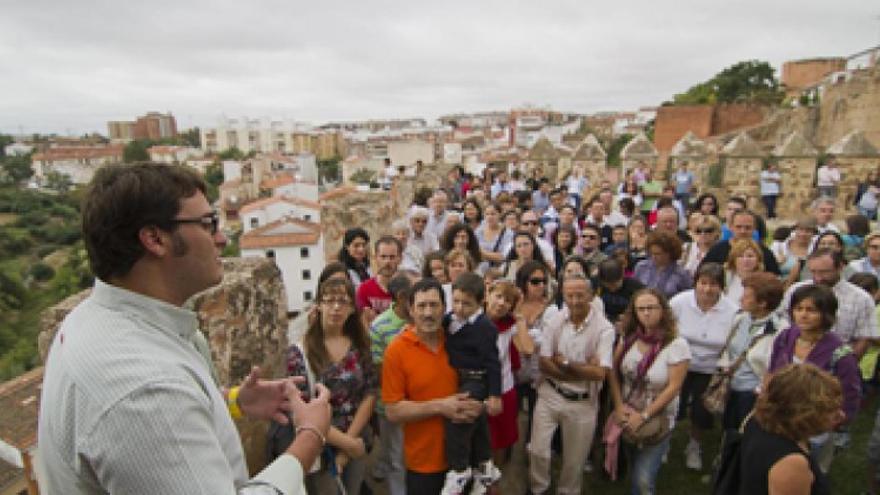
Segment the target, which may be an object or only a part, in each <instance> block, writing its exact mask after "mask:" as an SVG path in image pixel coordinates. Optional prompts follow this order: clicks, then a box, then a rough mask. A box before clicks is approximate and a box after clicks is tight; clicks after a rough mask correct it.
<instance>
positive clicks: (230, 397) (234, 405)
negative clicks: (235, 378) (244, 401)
mask: <svg viewBox="0 0 880 495" xmlns="http://www.w3.org/2000/svg"><path fill="white" fill-rule="evenodd" d="M240 389H241V387H232V388H230V389H229V394H227V395H226V407H228V408H229V414H230V415H231V416H232V419H241V418H243V417H244V414H242V412H241V409H240V408H239V407H238V392H239V390H240Z"/></svg>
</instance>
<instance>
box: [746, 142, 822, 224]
mask: <svg viewBox="0 0 880 495" xmlns="http://www.w3.org/2000/svg"><path fill="white" fill-rule="evenodd" d="M773 159H774V160H776V163H777V165H778V166H779V174H780V175H781V176H782V182H781V184H780V186H781V187H780V190H781V193H780V196H779V198H778V200H777V202H776V214H777V215H779V216H780V217H782V218H790V219H794V218H798V217H800V216H803V215H804V213H805V212H807V211H809V208H810V203H811V202H812V201H813V196H814V188H813V182H814V177H815V174H816V163H817V161H818V159H819V152H818V151H817V150H816V148H814V147H813V145H812V144H810V142H809V141H807V139H806V138H805V137H804V136H803V134H801V133H800V132H798V131H794V132H792V133H791V134H789V135H788V137H786V138H785V140H784V141H783V142H782V143H780V144H779V145H778V146H776V148H774V149H773ZM759 193H760V189H759Z"/></svg>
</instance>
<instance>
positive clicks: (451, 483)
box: [441, 272, 501, 495]
mask: <svg viewBox="0 0 880 495" xmlns="http://www.w3.org/2000/svg"><path fill="white" fill-rule="evenodd" d="M484 295H485V286H484V284H483V280H482V279H481V278H480V277H479V276H478V275H476V274H474V273H471V272H468V273H464V274H462V275H460V276H459V277H458V279H457V280H456V281H455V283H454V284H452V313H450V314H449V315H447V316H446V319H445V321H444V328H446V352H447V353H448V354H449V364H450V366H452V367H453V368H455V370H456V371H457V372H458V391H459V392H466V393H468V394H470V397H471V398H473V399H476V400H482V401H484V403H485V404H486V412H484V413H483V414H481V415H480V417H478V418H477V419H476V420H475V421H474V422H473V423H453V422H451V421H449V420H446V423H445V426H446V428H445V437H446V438H445V441H446V462H447V463H448V464H449V472H448V473H446V482H445V484H444V486H443V491H442V492H441V493H442V494H443V495H458V494H461V493H463V492H464V489H465V486H466V485H467V484H468V482H469V481H470V479H471V477H472V476H473V478H474V481H475V483H479V484H480V485H482V487H477V490H478V491H481V488H487V487H489V486H491V485H493V484H494V483H495V482H497V481H498V479H499V478H501V471H499V470H498V468H497V467H496V466H495V464H494V463H493V462H492V451H491V448H490V445H489V423H488V420H487V417H486V414H487V413H488V414H490V415H492V416H495V415H497V414H499V413H500V412H501V364H500V362H499V359H498V347H497V342H496V341H497V340H498V330H497V329H496V328H495V325H493V324H492V322H491V321H489V318H487V317H486V315H485V314H483V312H482V310H481V307H482V305H483V298H484ZM472 460H473V463H474V464H473V468H474V469H473V470H472V469H471V468H472V465H471V461H472Z"/></svg>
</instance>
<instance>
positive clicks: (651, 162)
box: [620, 132, 666, 180]
mask: <svg viewBox="0 0 880 495" xmlns="http://www.w3.org/2000/svg"><path fill="white" fill-rule="evenodd" d="M658 156H659V154H658V153H657V148H655V147H654V143H652V142H651V140H650V139H648V136H646V135H645V133H644V132H640V133H639V134H638V135H637V136H636V137H634V138H632V139H631V140H630V142H628V143H626V146H624V147H623V149H622V150H621V151H620V163H621V167H620V179H621V180H623V179H624V178H625V177H626V174H627V173H629V171H630V170H633V169H635V168H637V167H638V166H639V164H640V163H644V164H645V166H647V167H648V168H649V169H651V170H652V171H654V172H655V175H656V177H655V178H657V179H665V178H666V177H665V175H666V174H665V171H662V173H660V174H657V172H658V170H657V157H658Z"/></svg>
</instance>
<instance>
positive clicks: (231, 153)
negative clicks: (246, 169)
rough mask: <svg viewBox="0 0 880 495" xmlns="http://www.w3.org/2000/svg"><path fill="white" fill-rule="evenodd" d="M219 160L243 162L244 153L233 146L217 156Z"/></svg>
mask: <svg viewBox="0 0 880 495" xmlns="http://www.w3.org/2000/svg"><path fill="white" fill-rule="evenodd" d="M217 158H219V159H220V160H244V153H242V152H241V150H240V149H238V148H236V147H235V146H233V147H232V148H229V149H227V150H225V151H223V152H221V153H219V154H218V155H217Z"/></svg>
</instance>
